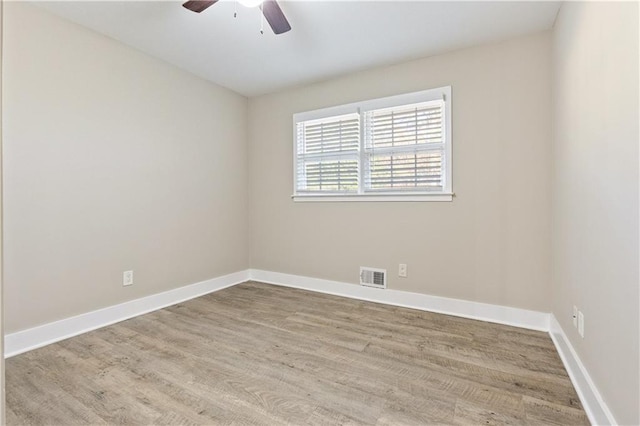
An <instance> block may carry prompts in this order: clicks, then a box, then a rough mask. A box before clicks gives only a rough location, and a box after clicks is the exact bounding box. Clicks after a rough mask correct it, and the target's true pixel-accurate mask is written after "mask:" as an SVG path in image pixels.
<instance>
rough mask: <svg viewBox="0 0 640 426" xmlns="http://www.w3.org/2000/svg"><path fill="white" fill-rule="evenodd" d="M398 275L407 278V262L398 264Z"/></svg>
mask: <svg viewBox="0 0 640 426" xmlns="http://www.w3.org/2000/svg"><path fill="white" fill-rule="evenodd" d="M398 276H399V277H402V278H407V264H406V263H401V264H400V265H398Z"/></svg>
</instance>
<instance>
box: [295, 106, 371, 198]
mask: <svg viewBox="0 0 640 426" xmlns="http://www.w3.org/2000/svg"><path fill="white" fill-rule="evenodd" d="M296 133H297V136H296V138H297V161H296V163H297V168H296V175H297V179H296V182H297V187H296V190H297V191H298V192H325V193H326V192H337V193H340V192H342V193H349V192H356V193H357V192H358V168H359V151H360V116H359V115H358V114H345V115H341V116H337V117H329V118H326V119H320V120H310V121H303V122H299V123H297V129H296Z"/></svg>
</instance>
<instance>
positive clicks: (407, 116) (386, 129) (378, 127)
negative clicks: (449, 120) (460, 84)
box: [365, 101, 444, 150]
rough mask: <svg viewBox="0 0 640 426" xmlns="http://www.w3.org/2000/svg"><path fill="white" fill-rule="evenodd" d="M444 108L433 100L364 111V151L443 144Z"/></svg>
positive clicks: (441, 103) (439, 102)
mask: <svg viewBox="0 0 640 426" xmlns="http://www.w3.org/2000/svg"><path fill="white" fill-rule="evenodd" d="M443 107H444V102H442V101H432V102H422V103H419V104H413V105H404V106H400V107H394V108H385V109H378V110H373V111H367V112H366V123H365V133H366V147H367V149H373V150H375V149H383V148H393V147H400V146H411V145H413V146H415V145H420V144H434V143H436V144H441V143H443V136H444V135H443Z"/></svg>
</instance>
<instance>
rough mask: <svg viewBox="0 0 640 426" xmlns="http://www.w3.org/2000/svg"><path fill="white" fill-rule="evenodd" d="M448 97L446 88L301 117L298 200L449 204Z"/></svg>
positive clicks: (297, 151) (297, 138)
mask: <svg viewBox="0 0 640 426" xmlns="http://www.w3.org/2000/svg"><path fill="white" fill-rule="evenodd" d="M450 96H451V88H450V87H444V88H440V89H432V90H426V91H423V92H416V93H410V94H406V95H399V96H392V97H389V98H382V99H374V100H370V101H364V102H359V103H354V104H348V105H342V106H338V107H333V108H327V109H323V110H318V111H310V112H305V113H299V114H295V115H294V137H295V144H294V150H295V153H294V199H297V198H296V197H298V196H299V197H300V198H299V199H300V200H302V199H303V198H304V199H307V200H309V199H311V200H313V199H314V198H315V199H319V198H322V199H325V200H327V199H331V200H333V199H335V200H340V199H360V200H373V201H377V200H378V199H379V197H382V198H384V199H387V200H398V201H403V200H412V201H415V200H424V199H431V200H438V201H450V200H451V196H452V193H451V117H450V111H451V103H450ZM434 195H435V196H436V197H432V196H434ZM385 197H386V198H385ZM416 197H418V198H416Z"/></svg>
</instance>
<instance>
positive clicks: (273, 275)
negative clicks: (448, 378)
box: [249, 269, 549, 332]
mask: <svg viewBox="0 0 640 426" xmlns="http://www.w3.org/2000/svg"><path fill="white" fill-rule="evenodd" d="M249 276H250V277H251V279H252V280H254V281H260V282H264V283H268V284H275V285H280V286H285V287H293V288H299V289H302V290H310V291H315V292H319V293H326V294H332V295H335V296H343V297H349V298H351V299H359V300H366V301H369V302H377V303H384V304H387V305H394V306H402V307H404V308H412V309H419V310H422V311H429V312H437V313H441V314H447V315H454V316H458V317H464V318H470V319H475V320H481V321H488V322H494V323H498V324H506V325H512V326H515V327H521V328H527V329H531V330H538V331H547V332H548V331H549V314H548V313H545V312H538V311H530V310H526V309H519V308H511V307H508V306H500V305H492V304H488V303H480V302H471V301H468V300H460V299H451V298H447V297H440V296H430V295H427V294H422V293H411V292H408V291H400V290H390V289H388V288H387V289H378V288H371V287H364V286H360V285H356V284H350V283H345V282H340V281H330V280H324V279H319V278H310V277H304V276H300V275H291V274H283V273H280V272H271V271H263V270H260V269H250V270H249Z"/></svg>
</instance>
